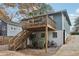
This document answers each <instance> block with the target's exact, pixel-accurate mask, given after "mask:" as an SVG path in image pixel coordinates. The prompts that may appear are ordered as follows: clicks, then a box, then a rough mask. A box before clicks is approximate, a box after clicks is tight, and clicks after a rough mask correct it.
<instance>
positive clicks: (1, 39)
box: [0, 36, 12, 45]
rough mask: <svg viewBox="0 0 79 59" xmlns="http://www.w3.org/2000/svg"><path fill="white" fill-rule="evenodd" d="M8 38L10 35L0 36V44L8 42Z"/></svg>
mask: <svg viewBox="0 0 79 59" xmlns="http://www.w3.org/2000/svg"><path fill="white" fill-rule="evenodd" d="M10 38H12V36H0V45H6V44H9V39H10Z"/></svg>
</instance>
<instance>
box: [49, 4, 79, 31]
mask: <svg viewBox="0 0 79 59" xmlns="http://www.w3.org/2000/svg"><path fill="white" fill-rule="evenodd" d="M50 5H51V6H52V8H53V9H54V10H55V11H60V10H65V9H66V10H67V12H68V15H69V18H70V21H71V24H72V26H71V30H72V27H73V25H74V21H75V19H76V17H78V16H79V3H51V4H50Z"/></svg>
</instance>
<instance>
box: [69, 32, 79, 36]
mask: <svg viewBox="0 0 79 59" xmlns="http://www.w3.org/2000/svg"><path fill="white" fill-rule="evenodd" d="M71 35H79V32H72V33H71Z"/></svg>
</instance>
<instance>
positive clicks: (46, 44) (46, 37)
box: [45, 26, 48, 53]
mask: <svg viewBox="0 0 79 59" xmlns="http://www.w3.org/2000/svg"><path fill="white" fill-rule="evenodd" d="M47 48H48V27H47V26H46V29H45V52H46V53H47Z"/></svg>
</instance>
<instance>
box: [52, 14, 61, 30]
mask: <svg viewBox="0 0 79 59" xmlns="http://www.w3.org/2000/svg"><path fill="white" fill-rule="evenodd" d="M53 17H54V20H55V22H56V30H62V15H61V14H55V15H53Z"/></svg>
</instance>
